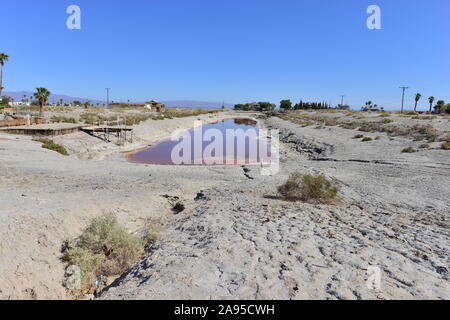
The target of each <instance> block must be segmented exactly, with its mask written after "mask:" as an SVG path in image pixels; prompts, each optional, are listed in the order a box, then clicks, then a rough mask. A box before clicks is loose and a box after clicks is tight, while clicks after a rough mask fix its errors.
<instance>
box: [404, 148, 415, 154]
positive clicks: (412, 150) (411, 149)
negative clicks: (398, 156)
mask: <svg viewBox="0 0 450 320" xmlns="http://www.w3.org/2000/svg"><path fill="white" fill-rule="evenodd" d="M414 152H417V150H416V149H415V148H413V147H407V148H405V149H403V150H402V153H414Z"/></svg>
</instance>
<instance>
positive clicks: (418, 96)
mask: <svg viewBox="0 0 450 320" xmlns="http://www.w3.org/2000/svg"><path fill="white" fill-rule="evenodd" d="M420 98H422V95H421V94H420V93H416V97H415V99H414V100H415V101H416V104H415V105H414V112H416V109H417V103H419V100H420Z"/></svg>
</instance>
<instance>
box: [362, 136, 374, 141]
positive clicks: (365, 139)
mask: <svg viewBox="0 0 450 320" xmlns="http://www.w3.org/2000/svg"><path fill="white" fill-rule="evenodd" d="M372 140H373V139H372V138H370V137H364V138H363V139H362V140H361V141H362V142H368V141H372Z"/></svg>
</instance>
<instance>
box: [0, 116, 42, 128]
mask: <svg viewBox="0 0 450 320" xmlns="http://www.w3.org/2000/svg"><path fill="white" fill-rule="evenodd" d="M27 121H28V120H27V119H14V120H1V121H0V128H2V127H15V126H26V125H27ZM42 123H47V120H46V119H42V118H31V124H42Z"/></svg>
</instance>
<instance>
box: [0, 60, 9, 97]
mask: <svg viewBox="0 0 450 320" xmlns="http://www.w3.org/2000/svg"><path fill="white" fill-rule="evenodd" d="M6 61H9V56H7V55H6V54H4V53H0V97H1V96H2V90H3V66H4V65H5V62H6Z"/></svg>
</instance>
